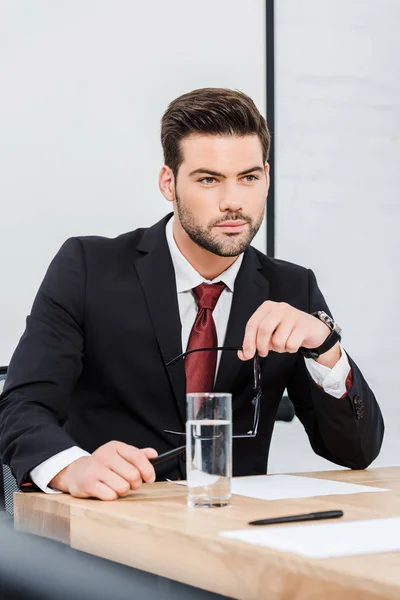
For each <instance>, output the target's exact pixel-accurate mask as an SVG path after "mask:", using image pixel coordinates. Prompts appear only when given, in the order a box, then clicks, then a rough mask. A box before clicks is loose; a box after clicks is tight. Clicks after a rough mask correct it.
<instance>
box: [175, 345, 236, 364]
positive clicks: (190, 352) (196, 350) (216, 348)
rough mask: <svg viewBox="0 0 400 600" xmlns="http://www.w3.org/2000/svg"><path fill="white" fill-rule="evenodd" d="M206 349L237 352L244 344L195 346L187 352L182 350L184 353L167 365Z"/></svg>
mask: <svg viewBox="0 0 400 600" xmlns="http://www.w3.org/2000/svg"><path fill="white" fill-rule="evenodd" d="M206 350H208V351H210V350H231V351H235V352H237V351H238V350H243V346H217V347H213V348H193V349H192V350H187V351H186V352H182V354H179V355H178V356H176V357H175V358H173V359H172V360H170V361H169V362H167V363H166V364H165V366H166V367H172V365H174V364H175V363H177V362H178V360H180V359H181V358H185V356H187V355H188V354H192V352H204V351H206Z"/></svg>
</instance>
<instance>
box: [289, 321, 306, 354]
mask: <svg viewBox="0 0 400 600" xmlns="http://www.w3.org/2000/svg"><path fill="white" fill-rule="evenodd" d="M303 339H304V335H303V331H302V330H301V329H300V328H299V327H295V328H294V329H293V331H292V333H291V334H290V336H289V338H288V339H287V341H286V352H290V353H291V354H293V353H295V352H297V351H298V349H299V348H300V346H302V345H303Z"/></svg>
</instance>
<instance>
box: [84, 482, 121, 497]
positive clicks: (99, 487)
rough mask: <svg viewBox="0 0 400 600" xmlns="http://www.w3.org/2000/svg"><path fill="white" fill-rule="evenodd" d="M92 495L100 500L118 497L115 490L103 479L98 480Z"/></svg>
mask: <svg viewBox="0 0 400 600" xmlns="http://www.w3.org/2000/svg"><path fill="white" fill-rule="evenodd" d="M90 497H91V498H99V500H116V499H117V498H118V494H117V492H116V491H115V490H113V489H111V488H110V487H109V486H108V485H106V484H105V483H103V482H102V481H96V483H95V484H94V487H93V492H92V493H91V494H90Z"/></svg>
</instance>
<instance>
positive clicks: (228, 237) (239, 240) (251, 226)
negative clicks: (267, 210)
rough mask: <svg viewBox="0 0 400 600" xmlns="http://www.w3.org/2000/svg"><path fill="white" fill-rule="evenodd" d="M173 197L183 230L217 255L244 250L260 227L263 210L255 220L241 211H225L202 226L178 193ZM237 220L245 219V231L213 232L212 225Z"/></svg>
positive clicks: (194, 240)
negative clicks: (217, 233) (218, 217)
mask: <svg viewBox="0 0 400 600" xmlns="http://www.w3.org/2000/svg"><path fill="white" fill-rule="evenodd" d="M175 199H176V209H177V212H178V217H179V220H180V223H181V225H182V228H183V229H184V231H185V232H186V233H187V235H188V236H189V237H190V239H191V240H192V241H193V242H194V243H195V244H197V245H198V246H200V247H201V248H204V249H205V250H208V252H212V253H213V254H216V255H217V256H224V257H233V256H239V254H241V253H242V252H245V251H246V250H247V248H248V247H249V246H250V244H251V242H252V240H253V238H254V236H255V235H256V233H257V231H258V230H259V229H260V227H261V223H262V220H263V217H264V210H263V211H262V213H261V215H260V217H259V218H258V219H257V221H254V219H252V218H251V217H249V216H248V215H245V214H243V213H242V212H234V213H226V214H225V215H224V217H223V218H222V219H219V220H218V221H215V222H213V223H210V224H209V225H208V226H207V227H202V226H201V225H199V224H198V223H197V221H196V219H195V217H194V215H193V213H191V212H190V211H189V210H188V209H187V208H186V207H185V206H184V205H183V204H182V201H181V199H180V198H179V196H178V194H176V196H175ZM239 220H241V221H246V223H247V227H246V229H245V231H243V232H240V233H225V234H222V236H220V237H217V236H216V235H214V234H213V227H215V226H216V225H221V224H222V223H223V222H225V221H239Z"/></svg>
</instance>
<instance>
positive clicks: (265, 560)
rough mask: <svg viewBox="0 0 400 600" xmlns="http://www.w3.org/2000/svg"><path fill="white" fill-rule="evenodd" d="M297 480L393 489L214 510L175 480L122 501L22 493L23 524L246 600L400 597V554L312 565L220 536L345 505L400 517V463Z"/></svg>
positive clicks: (236, 500)
mask: <svg viewBox="0 0 400 600" xmlns="http://www.w3.org/2000/svg"><path fill="white" fill-rule="evenodd" d="M296 475H302V476H307V477H318V478H325V479H331V480H337V481H344V482H348V483H358V484H361V485H369V486H375V487H384V488H388V489H389V490H390V491H389V492H377V493H373V492H372V493H360V494H351V495H343V496H321V497H314V498H303V499H291V500H273V501H266V500H258V499H254V498H246V497H244V496H237V495H236V496H233V497H232V504H231V506H229V507H224V508H213V509H189V508H187V506H186V489H185V488H184V487H182V486H174V485H172V484H170V483H167V482H165V483H164V482H162V483H155V484H153V485H143V486H142V488H141V489H140V490H138V491H137V492H132V493H131V494H130V495H129V496H127V497H125V498H120V499H118V500H115V501H113V502H101V501H99V500H80V499H77V498H72V497H70V496H68V495H65V494H57V495H56V494H54V495H46V494H42V493H32V494H31V493H29V494H23V493H17V494H15V496H14V510H15V516H14V521H15V527H16V529H18V530H22V531H28V532H31V533H35V534H38V535H41V536H44V537H48V538H52V539H56V540H58V541H61V542H64V543H66V544H69V545H71V546H72V547H73V548H77V549H79V550H82V551H85V552H89V553H91V554H95V555H97V556H101V557H103V558H108V559H111V560H113V561H117V562H120V563H123V564H126V565H130V566H133V567H136V568H138V569H142V570H144V571H149V572H152V573H155V574H157V575H161V576H164V577H168V578H170V579H175V580H177V581H181V582H183V583H187V584H190V585H193V586H197V587H199V588H203V589H206V590H210V591H213V592H216V593H219V594H224V595H226V596H228V597H231V598H237V599H238V600H263V599H268V600H275V599H276V600H277V599H279V600H289V599H290V600H305V599H307V600H309V599H315V600H319V599H323V600H331V599H337V598H340V600H354V599H359V600H377V599H384V598H385V599H388V598H389V599H393V600H394V599H396V600H398V599H399V598H400V552H393V553H385V554H376V555H367V556H351V557H342V558H334V559H310V558H305V557H301V556H298V555H295V554H291V553H287V552H278V551H276V550H271V549H268V548H262V547H258V546H253V545H249V544H245V543H243V542H238V541H233V540H230V539H227V538H222V537H219V536H218V533H219V532H220V531H226V530H232V529H243V528H246V527H248V525H247V523H248V521H250V520H254V519H260V518H267V517H275V516H281V515H283V514H296V513H302V512H312V511H319V510H331V509H332V510H333V509H342V510H343V511H344V517H343V518H342V519H341V520H340V521H343V520H348V521H353V520H360V519H369V518H371V519H372V518H381V517H394V516H398V517H400V467H388V468H379V469H369V470H366V471H349V470H340V471H327V472H318V473H296ZM325 522H327V521H325Z"/></svg>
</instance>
